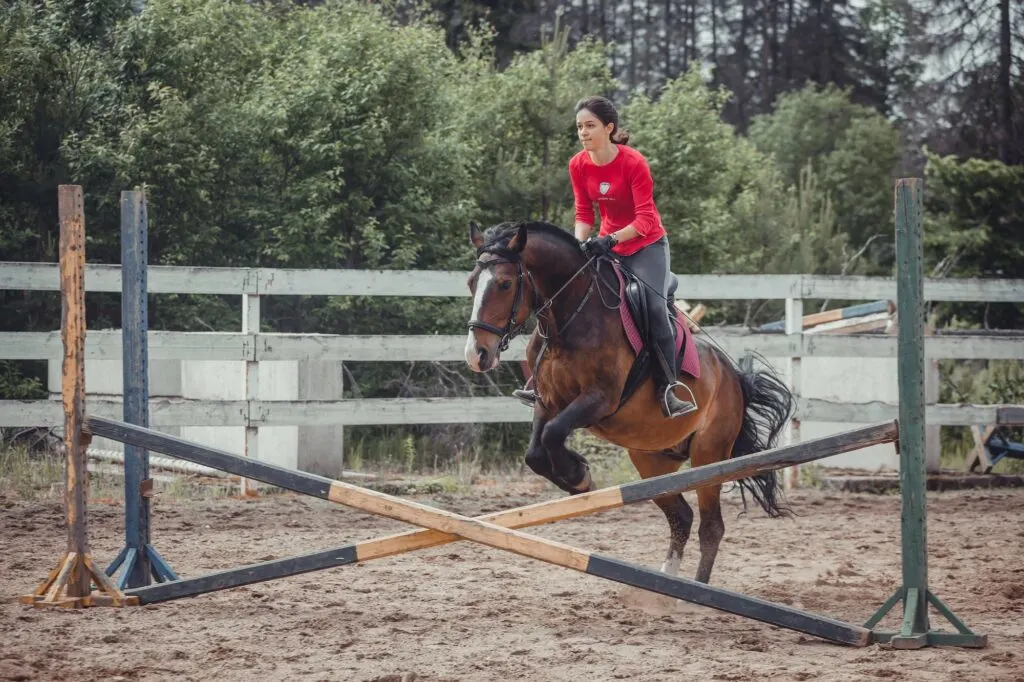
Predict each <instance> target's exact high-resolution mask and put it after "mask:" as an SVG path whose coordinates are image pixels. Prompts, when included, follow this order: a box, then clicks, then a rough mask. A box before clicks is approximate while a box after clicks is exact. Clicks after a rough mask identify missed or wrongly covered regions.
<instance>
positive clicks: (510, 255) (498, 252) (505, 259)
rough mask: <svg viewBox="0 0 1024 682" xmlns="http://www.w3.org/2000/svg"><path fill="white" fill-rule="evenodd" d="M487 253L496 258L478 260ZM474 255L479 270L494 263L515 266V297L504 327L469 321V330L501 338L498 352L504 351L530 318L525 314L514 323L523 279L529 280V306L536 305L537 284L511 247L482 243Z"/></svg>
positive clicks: (521, 298) (519, 304) (521, 294)
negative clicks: (530, 298)
mask: <svg viewBox="0 0 1024 682" xmlns="http://www.w3.org/2000/svg"><path fill="white" fill-rule="evenodd" d="M488 253H489V254H491V255H494V256H497V258H494V259H493V260H489V261H482V260H480V256H482V255H484V254H488ZM476 256H477V261H476V265H477V267H478V268H480V269H481V270H486V269H487V268H489V267H492V266H494V265H506V264H512V263H514V264H515V266H516V270H517V277H516V293H515V298H513V299H512V310H511V311H509V314H508V322H506V323H505V327H504V328H502V327H497V326H495V325H493V324H490V323H489V322H484V321H483V320H470V321H469V328H470V330H473V329H483V330H484V331H488V332H491V333H492V334H495V335H496V336H498V338H500V339H501V340H500V341H499V342H498V350H499V351H500V352H504V351H506V350H507V349H508V345H509V344H510V343H511V342H512V339H514V338H515V337H517V336H519V334H520V333H521V332H522V331H523V327H525V326H526V322H527V320H529V319H530V318H529V316H527V317H526V319H525V320H523V321H522V323H520V324H516V318H517V317H519V307H520V306H521V305H522V304H523V281H524V280H525V279H529V280H530V287H531V289H532V291H533V302H532V305H531V306H530V307H531V308H536V307H537V284H536V282H534V281H533V275H532V274H531V273H530V271H529V270H527V269H526V268H525V267H523V258H522V256H520V255H519V254H518V253H516V252H515V251H512V250H511V249H508V248H506V247H504V246H502V245H500V244H492V245H490V246H488V245H484V246H481V247H480V248H479V249H477V252H476Z"/></svg>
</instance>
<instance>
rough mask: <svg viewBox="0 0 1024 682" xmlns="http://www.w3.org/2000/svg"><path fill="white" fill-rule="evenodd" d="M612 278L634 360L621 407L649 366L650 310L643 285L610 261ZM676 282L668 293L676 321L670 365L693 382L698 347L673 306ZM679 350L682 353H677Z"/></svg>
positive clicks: (650, 344)
mask: <svg viewBox="0 0 1024 682" xmlns="http://www.w3.org/2000/svg"><path fill="white" fill-rule="evenodd" d="M612 268H613V270H614V271H615V276H616V277H617V278H618V280H619V316H620V317H621V319H622V326H623V330H624V331H625V333H626V337H627V338H628V339H629V344H630V346H631V347H632V348H633V352H634V354H635V355H636V359H635V360H634V361H633V366H632V367H631V368H630V370H629V375H628V376H627V377H626V384H625V386H624V387H623V390H622V396H621V397H620V398H619V407H622V405H624V404H625V403H626V401H627V400H629V398H630V397H631V396H632V395H633V393H634V392H635V391H636V389H637V387H638V386H639V385H640V383H641V382H642V381H643V380H644V379H645V378H646V377H647V375H648V373H649V370H650V364H651V350H650V349H651V347H652V345H653V341H652V339H651V327H650V311H649V310H648V309H647V296H645V295H644V287H645V286H646V285H645V284H644V283H643V282H641V281H640V280H639V279H637V277H636V276H635V275H634V274H633V273H631V272H627V271H625V270H623V269H622V268H621V267H619V264H618V263H616V262H614V261H613V262H612ZM677 286H678V283H677V282H676V281H673V282H672V285H671V286H670V287H669V291H668V302H667V305H668V309H669V312H670V313H671V315H672V319H673V320H674V321H675V324H674V325H673V332H674V336H675V357H673V358H672V359H671V362H672V366H673V367H675V368H676V373H677V375H680V376H681V375H682V374H683V373H686V374H688V375H690V376H692V377H693V378H694V379H699V378H700V357H699V356H698V354H697V352H698V351H697V344H696V343H695V342H694V339H693V333H692V332H691V331H690V328H689V326H688V325H687V324H686V319H685V317H684V315H683V313H682V311H680V310H679V309H678V308H676V306H675V292H676V287H677ZM680 351H682V352H680Z"/></svg>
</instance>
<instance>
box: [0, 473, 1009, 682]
mask: <svg viewBox="0 0 1024 682" xmlns="http://www.w3.org/2000/svg"><path fill="white" fill-rule="evenodd" d="M542 483H543V482H537V481H533V480H527V481H524V482H521V483H516V484H503V485H502V486H482V487H479V488H478V489H477V488H474V490H473V491H472V492H471V493H468V494H460V495H456V496H451V495H435V496H428V497H420V498H419V499H420V500H421V501H423V502H426V503H429V504H436V505H438V506H440V507H443V508H446V509H450V510H453V511H457V512H459V513H463V514H468V515H478V514H482V513H486V512H489V511H495V510H498V509H503V508H508V507H515V506H520V505H524V504H530V503H533V502H537V501H540V500H542V499H547V498H552V497H555V496H556V493H555V492H554V491H552V490H551V489H550V488H545V487H544V485H542ZM688 498H689V499H691V503H693V502H694V500H693V496H692V494H688ZM788 499H789V503H790V505H791V507H792V508H793V509H794V510H795V511H796V512H798V513H799V516H798V517H797V518H795V519H787V520H780V519H775V520H772V519H767V518H766V517H764V516H763V515H762V514H761V513H760V512H759V511H755V510H753V509H752V510H751V511H750V513H749V514H748V515H746V516H739V513H740V512H741V507H740V502H739V499H738V498H737V497H735V496H727V497H726V501H725V502H726V503H725V517H726V525H727V530H726V537H725V540H724V542H723V545H722V552H721V553H720V554H719V558H718V563H717V565H716V567H715V573H714V575H713V576H712V582H713V583H714V584H716V585H719V586H722V587H726V588H729V589H734V590H739V591H742V592H745V593H748V594H751V595H756V596H759V597H762V598H765V599H770V600H773V601H778V602H782V603H786V604H790V605H794V606H797V607H800V608H804V609H808V610H813V611H816V612H820V613H823V614H827V615H829V616H832V617H834V618H839V619H842V620H848V621H850V622H854V623H862V622H864V621H865V620H866V619H867V618H868V617H869V616H870V615H871V614H872V613H873V612H874V610H875V609H876V608H877V607H878V606H879V605H880V604H881V603H882V602H883V601H884V600H885V599H886V598H887V597H888V596H889V594H890V593H891V592H892V590H893V589H894V588H895V586H896V585H897V584H898V583H899V579H900V568H899V557H900V546H899V521H900V502H899V498H898V497H896V496H876V495H864V494H847V493H828V492H820V491H797V492H795V493H791V494H790V495H789V498H788ZM694 506H696V505H695V504H694ZM1022 510H1024V491H1021V490H1001V491H969V492H947V493H941V494H930V495H929V527H928V539H929V546H930V548H931V554H930V564H929V567H930V585H931V587H932V589H933V590H934V591H935V592H936V593H937V594H938V595H939V596H940V597H941V598H942V599H943V600H945V601H946V603H948V604H949V605H950V606H951V607H952V608H953V610H954V611H955V612H956V613H957V614H958V615H959V616H960V617H961V618H963V620H964V621H965V622H966V623H967V624H968V625H969V626H971V627H972V628H974V629H975V631H978V632H984V633H986V634H988V635H989V642H990V643H989V647H988V648H987V649H982V650H967V649H924V650H920V651H910V652H908V651H894V650H892V649H890V648H888V647H885V646H878V645H876V646H871V647H868V648H863V649H856V648H847V647H843V646H837V645H833V644H830V643H826V642H822V641H820V640H817V639H815V638H812V637H808V636H804V635H801V634H800V633H795V632H792V631H788V630H782V629H779V628H775V627H772V626H768V625H764V624H761V623H758V622H754V621H749V620H744V619H742V618H739V617H735V616H732V615H729V614H725V613H721V612H718V611H714V610H711V609H707V608H703V607H698V606H693V605H689V604H684V603H679V602H674V601H672V602H668V601H667V600H661V599H649V598H646V595H641V594H640V593H638V592H636V591H635V590H630V589H626V588H623V587H622V586H620V585H617V584H615V583H611V582H607V581H604V580H601V579H599V578H594V577H591V576H587V575H583V574H579V573H575V572H572V571H569V570H566V569H563V568H558V567H554V566H549V565H546V564H542V563H539V562H536V561H533V560H529V559H526V558H522V557H518V556H516V555H512V554H508V553H505V552H501V551H498V550H492V549H489V548H484V547H479V546H475V545H470V544H468V543H458V544H451V545H447V546H443V547H438V548H434V549H430V550H426V551H422V552H418V553H416V554H408V555H404V556H397V557H392V558H388V559H382V560H378V561H373V562H368V563H365V564H359V565H356V566H347V567H341V568H337V569H333V570H330V571H326V572H322V573H311V574H306V575H302V576H296V577H292V578H288V579H284V580H278V581H274V582H269V583H263V584H261V585H255V586H251V587H245V588H239V589H236V590H231V591H224V592H218V593H214V594H209V595H203V596H200V597H195V598H191V599H184V600H180V601H175V602H168V603H164V604H156V605H149V606H144V607H134V608H128V609H109V608H94V609H87V610H83V611H65V610H36V609H33V608H32V607H30V606H24V605H21V604H18V603H16V601H15V600H16V598H17V597H18V596H19V595H21V594H23V593H26V592H28V591H31V590H32V589H33V588H34V587H35V586H36V584H37V583H38V582H39V581H41V580H42V579H44V578H45V576H46V573H47V572H48V571H49V569H50V568H51V567H52V566H53V565H54V564H55V562H56V561H57V559H58V556H59V554H60V551H61V549H62V547H63V544H64V541H65V540H64V538H65V535H64V531H63V519H62V512H61V508H60V505H59V504H58V503H56V502H34V503H24V502H16V501H13V500H11V499H6V500H5V499H3V498H0V542H2V546H3V552H2V554H0V596H2V598H3V603H2V605H0V614H2V615H0V679H10V680H217V681H218V682H231V681H234V680H253V679H258V680H379V681H383V680H395V681H399V680H409V681H411V680H581V679H582V680H595V681H597V680H617V679H626V680H851V679H872V678H882V679H889V680H929V681H930V682H934V681H937V680H987V681H995V680H1021V679H1024V646H1022V638H1024V561H1022V559H1024V526H1022V524H1021V519H1022ZM122 511H123V510H122V508H121V507H120V505H118V504H102V503H98V504H97V503H93V504H92V505H91V506H90V517H89V520H90V534H91V537H92V538H93V552H94V556H96V557H97V559H98V560H99V562H100V563H105V562H108V561H109V560H110V559H111V558H112V557H113V556H114V554H115V553H116V551H117V550H118V549H119V547H120V544H121V533H122V532H123V531H122V525H121V524H122V516H121V515H122ZM153 519H154V520H153V537H154V540H155V545H156V546H157V548H158V549H159V550H160V551H161V553H163V554H164V556H165V557H166V558H167V559H168V560H169V561H170V563H171V565H172V566H173V567H174V568H175V570H176V571H178V572H179V573H180V574H182V575H185V576H194V575H198V574H200V573H203V572H207V571H211V570H216V569H222V568H230V567H234V566H238V565H241V564H244V563H249V562H255V561H260V560H267V559H271V558H277V557H283V556H287V555H290V554H298V553H301V552H306V551H312V550H315V549H321V548H326V547H330V546H334V545H340V544H344V543H346V542H348V541H353V540H362V539H369V538H372V537H375V536H378V535H383V534H388V533H391V532H395V531H398V530H404V529H406V528H407V527H406V526H404V525H403V524H400V523H397V522H391V521H388V520H384V519H379V518H375V517H370V516H367V515H364V514H362V513H359V512H354V511H350V510H347V509H344V508H340V507H335V506H332V505H330V504H328V503H326V502H320V501H318V500H313V499H308V498H302V497H298V496H293V495H275V496H269V497H264V498H262V499H259V500H256V501H243V500H232V499H224V500H215V501H207V502H195V501H192V502H187V501H170V500H165V499H159V498H158V499H156V500H155V501H154V510H153ZM531 532H536V533H538V534H540V535H543V536H544V537H549V538H553V539H558V540H561V541H563V542H567V543H569V544H572V545H575V546H578V547H582V548H586V549H589V550H594V551H599V552H602V553H605V554H609V555H612V556H616V557H619V558H623V559H628V560H632V561H636V562H639V563H642V564H644V565H647V566H651V567H654V568H657V567H659V566H660V564H661V560H662V558H663V554H664V551H665V548H666V537H667V528H666V524H665V522H664V519H663V517H662V515H661V512H660V511H658V509H657V508H656V507H655V506H654V505H653V504H651V503H643V504H640V505H636V506H634V507H630V508H626V509H620V510H614V511H609V512H605V513H602V514H598V515H595V516H590V517H585V518H581V519H576V520H572V521H564V522H559V523H557V524H553V525H550V526H545V527H541V528H537V529H533V530H532V531H531ZM694 536H695V537H694V542H693V543H692V544H691V546H690V548H688V550H687V554H686V556H685V557H684V561H683V575H685V576H686V577H692V575H693V573H694V571H695V569H696V561H697V551H696V525H695V526H694ZM897 610H898V609H897ZM887 624H889V625H890V626H891V625H893V624H894V623H893V620H892V619H891V618H890V619H889V620H887ZM933 626H934V627H941V628H942V629H947V630H948V629H950V626H948V625H947V624H946V623H945V622H944V621H942V619H941V617H939V616H937V615H935V614H934V613H933Z"/></svg>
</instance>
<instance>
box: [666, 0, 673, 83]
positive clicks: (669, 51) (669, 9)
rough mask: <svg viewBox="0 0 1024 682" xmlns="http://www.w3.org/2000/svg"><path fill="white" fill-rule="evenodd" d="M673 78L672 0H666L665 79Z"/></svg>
mask: <svg viewBox="0 0 1024 682" xmlns="http://www.w3.org/2000/svg"><path fill="white" fill-rule="evenodd" d="M670 78H672V0H665V80H666V81H667V80H669V79H670Z"/></svg>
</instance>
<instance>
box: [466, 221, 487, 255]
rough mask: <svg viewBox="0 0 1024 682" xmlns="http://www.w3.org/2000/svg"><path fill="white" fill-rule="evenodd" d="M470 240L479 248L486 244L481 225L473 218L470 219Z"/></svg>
mask: <svg viewBox="0 0 1024 682" xmlns="http://www.w3.org/2000/svg"><path fill="white" fill-rule="evenodd" d="M469 242H470V243H471V244H472V245H473V246H474V247H475V248H477V249H479V248H480V247H481V246H483V244H484V234H483V232H481V231H480V226H479V225H477V224H476V223H475V222H473V221H472V220H471V221H469Z"/></svg>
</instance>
